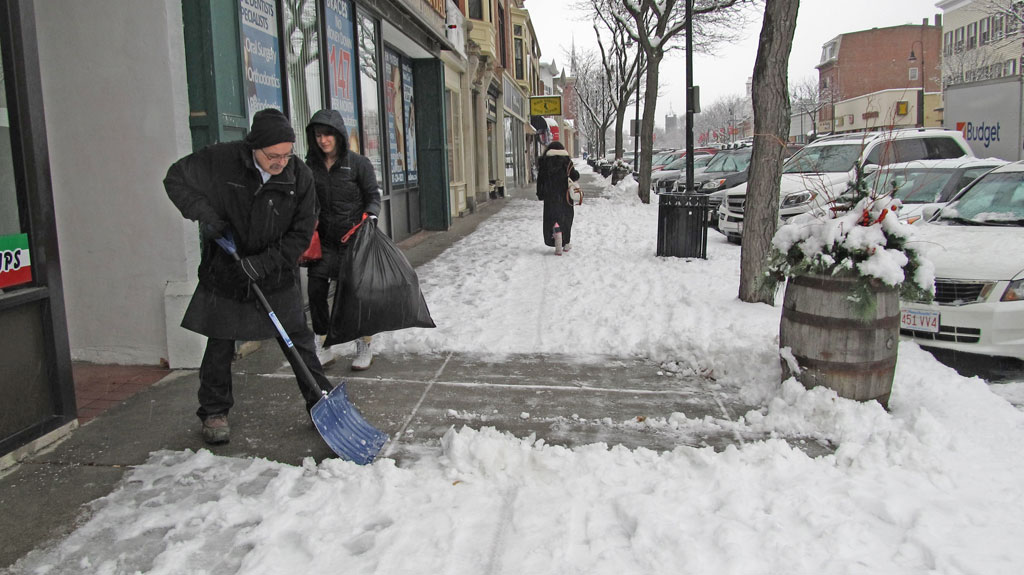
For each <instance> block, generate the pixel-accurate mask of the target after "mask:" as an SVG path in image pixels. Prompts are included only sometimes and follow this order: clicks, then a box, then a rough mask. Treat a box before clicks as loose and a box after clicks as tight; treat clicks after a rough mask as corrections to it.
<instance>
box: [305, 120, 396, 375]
mask: <svg viewBox="0 0 1024 575" xmlns="http://www.w3.org/2000/svg"><path fill="white" fill-rule="evenodd" d="M306 139H307V141H308V146H307V148H306V149H307V150H308V152H306V164H307V165H309V167H310V168H311V169H312V170H313V177H314V179H315V180H316V197H317V200H318V202H319V205H320V215H319V226H320V227H319V231H320V247H321V250H322V252H323V258H322V259H321V260H320V261H319V262H317V263H315V264H313V265H312V266H310V267H309V268H308V274H309V275H308V279H309V282H308V284H307V295H308V296H309V312H310V315H311V316H312V320H313V332H314V333H315V334H316V335H317V339H316V345H317V351H318V354H319V356H320V359H321V361H322V362H324V363H325V364H329V363H331V362H333V361H334V354H333V353H331V351H330V350H329V349H323V341H324V337H325V336H326V335H327V331H328V329H329V327H330V321H331V314H330V308H329V307H328V301H327V293H328V290H329V289H330V282H331V280H335V281H336V282H338V281H340V279H342V278H341V273H342V272H343V270H342V269H341V262H342V261H343V260H344V259H345V252H346V250H347V244H343V243H341V238H342V236H344V235H345V233H346V232H348V231H349V230H350V229H352V227H353V226H355V225H356V224H358V223H359V222H360V220H362V217H363V214H367V215H368V218H367V221H368V222H370V223H371V224H374V225H375V224H376V220H377V216H378V214H380V187H379V186H378V185H377V176H376V175H374V172H373V165H372V164H370V160H369V159H367V158H366V157H365V156H361V155H359V154H358V153H356V152H354V151H352V150H350V149H349V143H348V130H347V129H346V128H345V120H344V119H343V118H342V117H341V114H340V113H339V112H338V111H337V110H320V111H319V112H317V113H316V114H313V117H312V119H310V121H309V125H307V126H306ZM336 286H337V284H336ZM371 341H372V340H371V338H370V337H363V338H359V339H357V340H356V356H355V358H353V360H352V369H353V370H356V371H363V370H365V369H369V367H370V364H371V363H372V362H373V351H372V349H371V348H370V343H371Z"/></svg>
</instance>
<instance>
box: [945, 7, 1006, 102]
mask: <svg viewBox="0 0 1024 575" xmlns="http://www.w3.org/2000/svg"><path fill="white" fill-rule="evenodd" d="M1011 5H1013V6H1016V7H1017V10H1018V12H1017V14H1016V15H1010V14H1007V13H1005V10H1006V9H1007V8H1009V7H1010V6H1011ZM936 7H938V8H939V9H941V10H942V17H943V24H942V60H943V63H942V80H943V82H944V84H945V85H946V86H952V85H956V84H964V83H968V82H979V81H983V80H991V79H994V78H1003V77H1006V76H1019V75H1020V74H1021V62H1022V56H1024V51H1022V49H1021V33H1022V29H1021V25H1020V19H1019V18H1020V17H1021V12H1019V10H1020V4H1019V3H1014V4H1011V3H1009V2H1002V3H998V4H997V3H992V2H988V1H985V0H943V1H942V2H939V3H937V4H936Z"/></svg>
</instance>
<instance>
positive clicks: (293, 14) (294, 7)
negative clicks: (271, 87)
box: [266, 0, 323, 158]
mask: <svg viewBox="0 0 1024 575" xmlns="http://www.w3.org/2000/svg"><path fill="white" fill-rule="evenodd" d="M266 4H269V3H266ZM284 4H285V6H284V14H285V18H284V32H285V38H287V39H288V42H287V47H288V62H289V66H288V96H289V100H290V101H291V119H292V126H294V127H295V131H296V132H297V133H298V135H299V136H300V137H298V138H296V139H295V148H294V149H295V154H296V155H298V156H299V157H300V158H301V157H303V156H305V154H306V138H304V137H302V134H303V131H304V129H305V127H306V124H308V123H309V119H310V118H312V117H313V113H314V112H316V111H317V110H319V109H320V108H322V107H323V96H322V94H321V92H320V38H319V36H320V35H319V34H318V33H317V30H318V21H319V20H318V18H317V6H316V5H317V2H316V0H285V3H284Z"/></svg>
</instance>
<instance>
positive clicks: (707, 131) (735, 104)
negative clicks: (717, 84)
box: [693, 94, 747, 144]
mask: <svg viewBox="0 0 1024 575" xmlns="http://www.w3.org/2000/svg"><path fill="white" fill-rule="evenodd" d="M746 103H747V99H746V97H744V96H741V95H739V94H733V95H729V96H722V97H721V98H718V99H717V100H715V101H714V102H712V103H711V104H710V105H707V106H702V107H701V113H700V114H698V115H696V116H694V121H693V124H694V128H693V129H694V133H696V134H698V138H699V137H700V136H705V138H704V141H705V142H706V143H708V144H711V143H716V142H727V141H729V126H735V125H736V121H737V116H736V113H737V110H743V109H745V108H746Z"/></svg>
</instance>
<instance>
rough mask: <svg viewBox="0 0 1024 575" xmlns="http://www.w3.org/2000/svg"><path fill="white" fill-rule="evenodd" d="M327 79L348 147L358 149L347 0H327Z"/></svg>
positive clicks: (351, 33)
mask: <svg viewBox="0 0 1024 575" xmlns="http://www.w3.org/2000/svg"><path fill="white" fill-rule="evenodd" d="M325 16H326V18H325V19H326V24H327V53H328V66H330V68H329V70H328V76H327V77H328V80H329V81H330V90H329V93H330V98H331V108H332V109H334V110H337V111H338V112H340V113H341V117H342V118H344V119H345V127H346V128H348V147H349V149H350V150H355V151H357V152H358V151H359V116H358V115H357V114H356V92H355V88H356V68H355V66H354V65H353V61H352V54H353V50H352V48H353V46H354V44H355V41H354V38H355V33H354V32H353V30H354V24H353V21H352V5H351V4H350V3H349V2H348V0H327V10H326V12H325Z"/></svg>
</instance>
